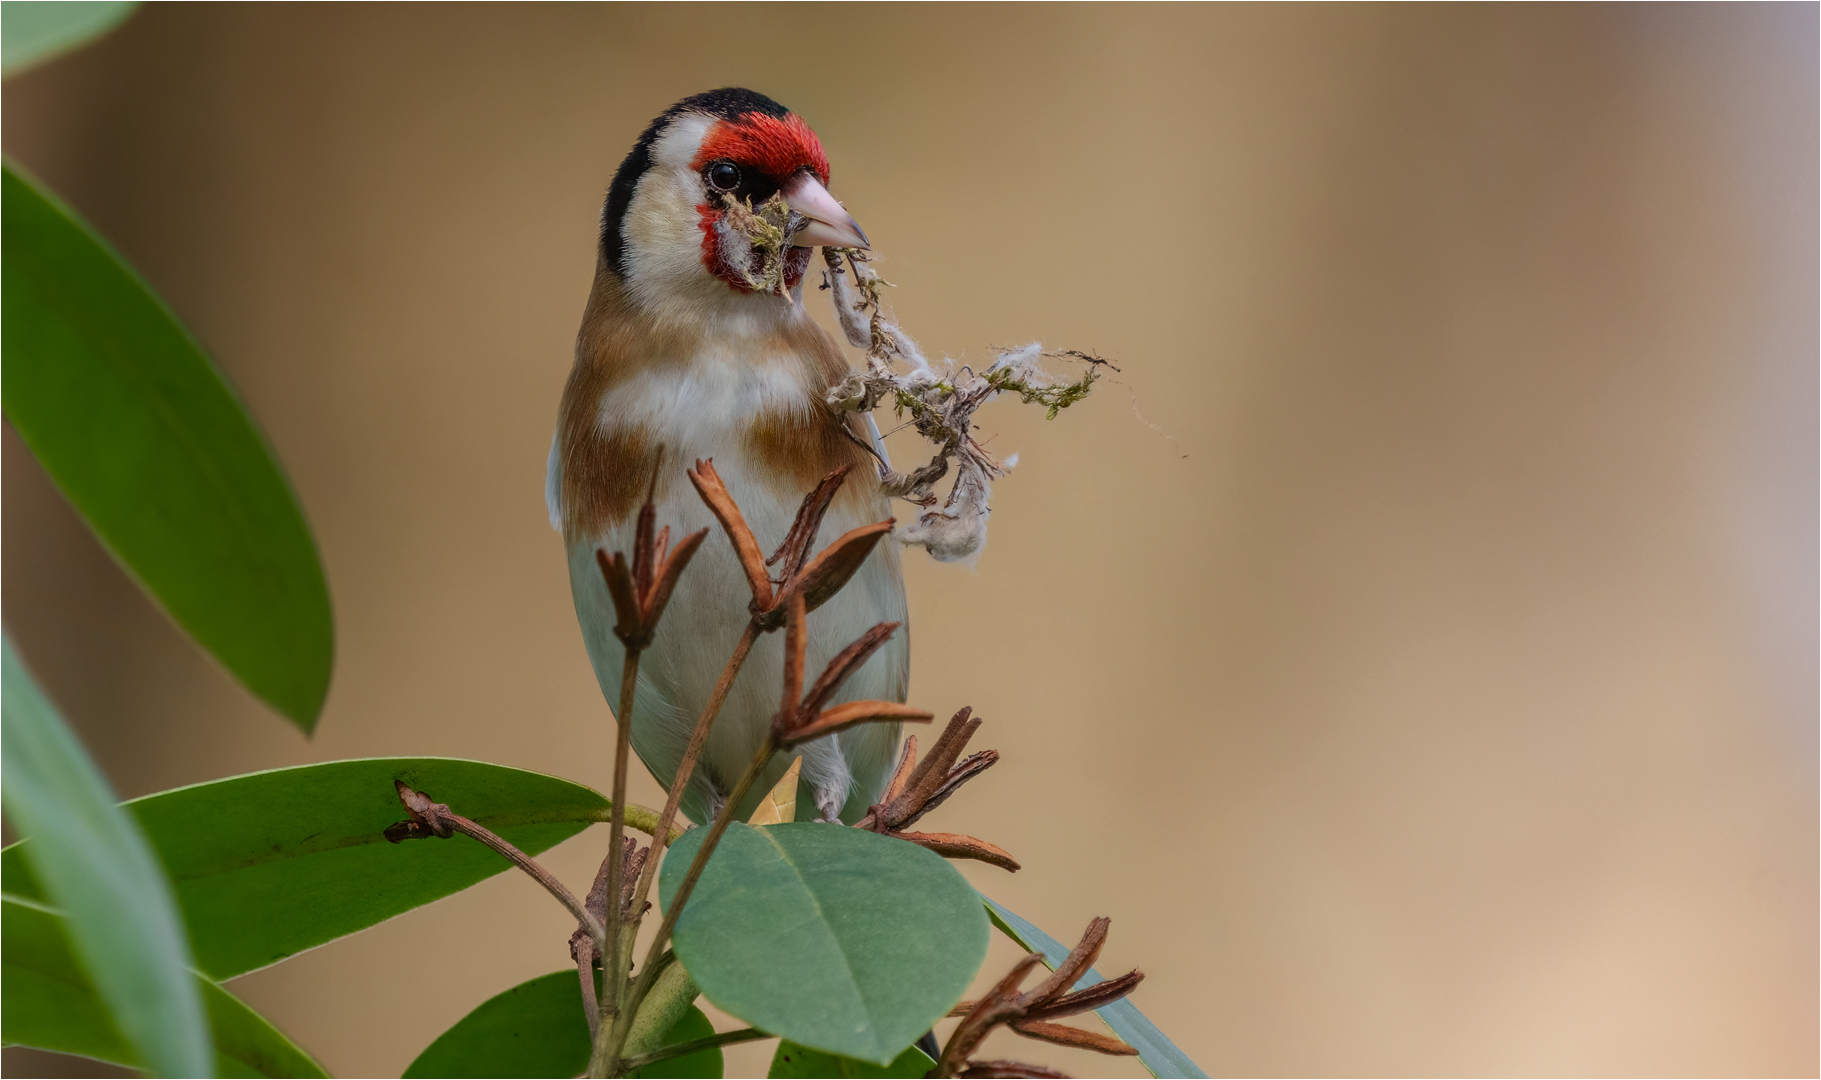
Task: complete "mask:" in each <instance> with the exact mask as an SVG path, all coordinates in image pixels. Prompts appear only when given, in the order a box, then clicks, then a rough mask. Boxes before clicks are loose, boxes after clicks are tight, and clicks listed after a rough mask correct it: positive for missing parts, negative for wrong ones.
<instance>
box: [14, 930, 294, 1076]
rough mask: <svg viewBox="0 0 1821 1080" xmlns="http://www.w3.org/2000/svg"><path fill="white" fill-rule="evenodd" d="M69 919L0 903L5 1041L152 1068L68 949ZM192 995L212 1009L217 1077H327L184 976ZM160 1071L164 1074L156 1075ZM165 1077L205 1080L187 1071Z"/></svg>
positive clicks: (246, 1012)
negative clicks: (104, 1003)
mask: <svg viewBox="0 0 1821 1080" xmlns="http://www.w3.org/2000/svg"><path fill="white" fill-rule="evenodd" d="M67 930H68V920H66V919H64V918H63V917H62V916H60V915H57V914H55V913H53V912H50V911H47V910H45V909H42V908H35V907H31V906H29V905H27V904H22V903H19V902H17V901H13V900H6V901H0V940H4V942H5V944H4V949H3V952H0V972H3V974H0V1039H4V1040H5V1041H6V1042H7V1043H9V1044H16V1045H19V1046H35V1047H37V1048H39V1049H41V1050H54V1051H56V1052H57V1053H60V1054H77V1055H79V1056H81V1057H88V1058H95V1059H97V1060H99V1061H111V1062H113V1063H115V1064H116V1065H125V1066H127V1067H129V1068H147V1067H148V1066H147V1065H146V1064H145V1062H146V1060H147V1059H146V1058H145V1057H144V1056H142V1055H141V1054H140V1053H138V1052H137V1051H136V1050H134V1048H133V1047H132V1046H131V1045H130V1044H129V1043H128V1042H127V1040H126V1039H124V1038H123V1037H121V1034H120V1031H119V1028H117V1027H116V1026H115V1024H114V1022H113V1020H112V1019H111V1018H110V1016H109V1011H108V1009H107V1008H106V1006H104V1005H103V1004H102V1002H101V996H100V994H98V993H97V992H96V990H95V986H94V984H93V983H92V982H91V981H90V980H89V978H88V976H87V975H86V974H84V973H83V969H82V966H81V965H80V964H78V963H77V962H76V955H75V953H74V952H73V951H72V950H71V948H70V942H69V937H68V935H67V933H66V931H67ZM185 976H186V981H187V982H188V984H189V985H188V987H187V992H188V993H189V994H191V995H192V996H200V998H201V1000H202V1002H203V1005H204V1006H205V1007H206V1008H207V1010H208V1018H209V1027H210V1028H211V1029H212V1030H213V1034H214V1040H213V1041H214V1046H213V1049H212V1051H211V1049H210V1046H209V1043H208V1041H206V1040H205V1042H204V1044H203V1054H204V1058H203V1060H204V1062H205V1063H206V1062H208V1061H209V1059H210V1058H213V1064H214V1075H216V1076H327V1075H328V1074H327V1073H325V1072H323V1070H322V1067H321V1066H319V1065H317V1064H316V1062H314V1061H312V1060H310V1056H309V1055H308V1054H306V1053H304V1052H303V1051H302V1050H299V1049H298V1048H297V1047H296V1045H295V1044H293V1043H292V1042H291V1040H289V1039H287V1038H285V1037H284V1035H282V1034H281V1033H280V1032H279V1031H278V1029H277V1028H275V1027H273V1026H272V1025H271V1024H270V1023H268V1022H267V1021H266V1019H265V1018H264V1017H262V1016H260V1015H259V1014H258V1013H256V1012H254V1011H253V1010H252V1009H249V1008H247V1007H246V1005H245V1004H243V1003H242V1002H241V1001H240V999H239V998H237V997H235V996H234V995H233V994H230V993H228V992H227V991H226V990H223V989H222V988H221V987H220V986H218V985H216V984H215V983H214V982H212V981H211V980H209V979H205V978H203V977H202V976H200V975H195V974H193V973H188V972H186V973H185ZM154 1071H160V1070H154ZM161 1075H166V1076H203V1075H208V1074H207V1073H206V1072H202V1071H198V1070H195V1069H188V1070H186V1071H183V1072H162V1071H161Z"/></svg>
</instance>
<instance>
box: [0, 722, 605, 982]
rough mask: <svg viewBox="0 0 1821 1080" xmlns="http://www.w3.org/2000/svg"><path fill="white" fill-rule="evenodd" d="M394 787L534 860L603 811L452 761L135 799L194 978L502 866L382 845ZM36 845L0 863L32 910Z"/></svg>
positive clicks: (597, 804) (556, 785)
mask: <svg viewBox="0 0 1821 1080" xmlns="http://www.w3.org/2000/svg"><path fill="white" fill-rule="evenodd" d="M7 753H8V754H9V755H10V754H11V753H12V747H11V746H10V745H9V746H8V747H7ZM395 779H401V780H404V781H405V782H406V783H408V784H410V785H411V786H412V787H414V788H416V789H417V790H419V791H422V792H424V793H425V794H427V795H429V796H430V797H431V798H433V799H436V800H437V801H438V802H445V803H448V804H450V805H451V806H452V807H453V808H454V809H455V811H456V812H457V813H459V814H462V815H464V816H467V817H470V818H473V819H475V820H476V821H479V822H480V823H481V824H483V825H486V826H487V827H488V828H490V829H492V830H494V831H495V832H497V833H499V834H500V835H502V836H504V837H505V838H506V839H508V840H510V841H512V842H513V843H514V844H517V845H518V846H519V847H520V848H522V849H523V850H525V851H527V852H529V853H531V854H534V855H535V854H537V853H538V852H540V851H543V850H544V849H546V848H549V847H551V846H552V845H554V844H557V843H559V842H560V841H562V840H565V839H567V838H569V837H571V836H573V835H575V834H576V833H578V832H580V831H581V830H582V829H584V828H586V827H587V826H588V824H589V823H590V822H596V821H605V820H606V819H607V811H608V803H607V800H606V799H604V798H602V797H601V796H600V795H599V794H597V793H596V792H594V791H593V790H591V789H589V788H585V787H583V786H581V785H580V784H572V783H570V782H569V781H567V780H561V779H558V778H557V777H554V776H545V775H544V774H542V773H534V772H526V771H524V770H521V769H509V768H506V767H505V766H503V765H489V764H486V763H485V762H479V761H462V760H460V759H457V758H365V759H361V760H356V761H331V762H327V763H324V764H321V765H304V766H300V767H298V768H293V769H275V770H273V771H271V772H262V773H252V774H250V775H247V776H236V777H233V778H230V779H227V780H215V781H212V782H210V783H206V784H197V785H195V786H193V787H185V788H177V789H176V790H174V791H165V792H160V793H158V794H156V795H148V796H146V797H145V798H142V799H135V800H133V801H132V802H130V803H127V804H126V807H127V809H129V810H131V811H132V812H133V815H134V817H136V818H137V819H138V821H139V824H140V826H141V827H142V828H143V829H144V830H145V835H146V837H147V838H148V839H149V840H150V841H151V844H152V847H153V849H154V850H156V851H157V852H158V855H159V857H160V858H161V859H162V860H163V861H164V865H165V868H166V870H167V871H168V872H169V873H170V876H171V882H172V884H173V885H175V886H176V890H177V902H178V904H179V906H180V907H181V908H182V910H183V916H184V920H185V921H186V922H187V923H188V924H189V928H190V941H191V943H192V945H193V947H194V948H195V950H196V962H197V966H198V967H199V968H200V969H201V970H202V971H203V972H204V973H205V974H207V975H209V976H210V977H212V978H215V979H231V978H233V977H234V976H236V975H242V974H245V973H246V972H248V971H252V970H254V969H256V968H262V967H265V966H267V965H268V964H273V963H276V962H278V961H280V960H283V959H284V958H285V957H287V956H291V955H293V954H295V953H298V952H302V951H303V950H305V949H310V948H314V947H316V946H318V945H321V944H322V943H324V942H326V941H331V940H333V939H335V938H338V937H341V936H343V935H344V934H351V933H354V932H355V931H356V930H363V929H365V928H367V927H369V926H372V925H374V924H375V923H378V922H383V921H384V920H386V919H390V918H392V917H393V916H394V915H398V914H400V913H402V912H406V911H409V910H411V909H412V908H414V907H419V906H421V905H423V904H428V903H430V902H431V901H432V900H437V899H440V898H441V897H444V896H448V895H449V894H451V893H456V892H460V891H461V890H463V889H466V888H467V887H469V886H470V885H473V884H474V883H476V882H478V881H481V880H482V879H484V878H487V877H491V876H492V875H494V874H497V873H499V872H500V871H502V870H506V869H508V868H510V867H511V865H512V864H511V863H508V862H507V861H506V860H505V859H503V858H501V857H500V856H498V855H496V854H494V853H493V852H492V851H490V850H489V849H487V848H486V847H484V846H482V845H481V844H479V843H477V842H475V841H473V840H470V839H468V838H467V837H465V836H455V837H451V838H450V839H448V840H435V839H428V840H410V841H406V842H405V843H402V844H396V845H395V844H390V843H387V842H386V840H385V837H384V836H382V835H381V833H382V832H383V831H384V829H385V828H386V826H387V825H390V824H392V823H393V822H395V821H400V820H403V819H404V818H405V817H406V814H405V810H404V808H403V807H402V806H400V805H399V803H398V796H397V793H396V791H395V790H394V788H393V786H392V782H393V780H395ZM35 843H36V841H29V840H28V841H24V842H21V843H19V844H14V845H12V846H11V847H8V848H7V849H6V850H5V851H4V852H0V889H3V890H4V891H5V892H7V893H8V894H11V895H14V896H18V897H22V898H25V899H28V900H41V899H43V897H44V893H43V890H42V889H41V887H40V886H39V883H38V881H37V880H35V879H34V875H33V874H32V872H31V868H30V867H29V866H27V864H26V861H25V859H24V858H22V857H21V856H22V854H24V853H25V852H30V851H31V849H32V847H33V845H34V844H35ZM22 849H23V851H22ZM526 887H527V888H535V887H536V886H533V885H530V884H529V883H527V885H526Z"/></svg>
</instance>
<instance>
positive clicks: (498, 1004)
mask: <svg viewBox="0 0 1821 1080" xmlns="http://www.w3.org/2000/svg"><path fill="white" fill-rule="evenodd" d="M713 1034H714V1025H713V1024H711V1023H709V1022H708V1017H707V1016H704V1015H703V1014H702V1010H700V1009H698V1008H695V1007H693V1006H692V1007H690V1009H689V1011H688V1012H687V1013H685V1014H684V1016H683V1018H682V1019H681V1020H679V1021H677V1022H676V1024H674V1025H673V1026H672V1027H671V1029H670V1030H669V1031H668V1032H667V1033H666V1034H665V1036H664V1042H663V1044H664V1045H670V1044H673V1043H680V1042H688V1041H690V1040H692V1039H702V1038H707V1037H708V1036H710V1035H713ZM588 1051H589V1042H588V1020H587V1018H586V1017H585V1016H584V1015H583V1014H582V994H581V987H580V986H579V985H578V983H577V981H576V974H575V971H574V969H570V970H568V971H556V972H552V973H550V974H549V975H540V976H539V977H537V978H535V979H531V980H529V981H528V982H522V983H519V984H518V985H517V986H515V987H513V988H512V989H510V990H507V991H505V992H504V993H501V994H496V995H494V996H493V997H490V998H488V999H487V1000H486V1001H484V1002H482V1003H481V1004H480V1005H478V1006H477V1007H476V1008H475V1009H474V1011H473V1012H471V1013H469V1014H468V1015H467V1016H464V1017H462V1018H461V1020H459V1021H457V1022H456V1025H455V1026H454V1027H452V1028H450V1029H449V1030H448V1031H445V1032H443V1033H442V1034H441V1035H439V1036H438V1037H437V1039H436V1041H435V1042H433V1043H431V1044H430V1045H429V1046H427V1047H425V1048H424V1052H423V1053H421V1054H419V1055H417V1060H416V1061H413V1062H412V1063H411V1067H410V1068H408V1069H406V1070H405V1076H406V1077H407V1078H410V1077H419V1076H424V1077H430V1076H528V1077H536V1076H576V1075H578V1074H580V1073H581V1071H582V1070H583V1069H586V1068H587V1067H588ZM631 1075H633V1076H639V1077H661V1076H695V1077H715V1076H720V1075H721V1050H720V1048H719V1047H715V1048H714V1049H711V1050H703V1051H700V1052H698V1053H694V1054H688V1055H685V1056H683V1057H676V1058H671V1059H669V1060H668V1061H660V1062H658V1063H657V1064H655V1065H651V1066H648V1067H646V1068H644V1069H641V1070H639V1071H637V1072H634V1073H632V1074H631Z"/></svg>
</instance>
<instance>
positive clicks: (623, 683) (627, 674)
mask: <svg viewBox="0 0 1821 1080" xmlns="http://www.w3.org/2000/svg"><path fill="white" fill-rule="evenodd" d="M638 685H639V650H638V649H633V648H628V649H627V650H626V662H625V665H624V666H623V668H622V669H621V674H620V708H619V715H618V716H616V717H615V718H614V719H616V720H618V721H619V724H618V725H617V727H618V729H619V731H618V739H617V741H616V742H615V743H614V747H613V805H615V806H624V805H625V804H626V769H627V765H628V759H629V758H631V757H632V704H633V696H634V694H635V693H636V691H637V690H638ZM609 830H610V831H609V833H608V837H607V863H608V869H607V898H608V902H607V920H606V921H607V925H606V933H607V945H606V947H605V948H603V949H602V950H601V960H602V970H603V971H605V972H606V973H607V987H606V990H607V993H606V1000H605V1001H603V1002H601V1018H602V1022H603V1023H604V1024H605V1023H611V1022H612V1021H613V1019H614V1018H615V1017H616V1016H618V1014H619V1011H620V998H621V994H622V993H623V991H624V990H625V988H626V971H625V965H624V964H623V963H621V961H620V937H621V935H620V924H621V922H622V921H623V919H624V916H625V912H624V910H623V909H622V908H621V906H620V887H621V882H620V878H621V876H622V875H623V874H624V873H625V863H624V861H623V859H624V855H623V853H622V851H621V848H622V846H623V842H624V840H625V838H626V815H624V814H615V815H613V821H612V824H611V825H610V826H609ZM658 831H659V832H662V831H663V830H662V829H659V830H658ZM653 842H654V843H655V842H656V840H655V838H654V840H653Z"/></svg>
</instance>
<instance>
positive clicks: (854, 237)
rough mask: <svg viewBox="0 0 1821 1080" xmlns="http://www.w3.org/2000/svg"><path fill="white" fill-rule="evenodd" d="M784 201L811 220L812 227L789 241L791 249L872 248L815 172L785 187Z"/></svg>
mask: <svg viewBox="0 0 1821 1080" xmlns="http://www.w3.org/2000/svg"><path fill="white" fill-rule="evenodd" d="M784 201H785V202H787V203H789V204H790V208H791V209H792V210H795V211H796V212H797V213H799V214H802V215H803V216H804V217H806V218H808V219H809V224H808V225H805V226H804V227H803V228H801V229H799V230H797V234H796V235H795V236H793V237H791V238H790V243H791V246H792V247H846V248H870V247H872V245H871V244H869V243H867V242H866V234H865V233H863V232H861V231H860V223H859V222H857V221H855V220H854V219H853V215H851V214H849V213H848V212H847V211H846V210H843V209H842V208H841V204H840V203H838V202H836V201H835V197H834V196H833V195H830V194H829V193H828V189H827V188H825V187H823V186H822V182H821V181H820V180H817V179H816V178H815V175H814V174H813V173H810V172H807V171H805V172H800V173H798V174H797V175H796V176H793V177H791V179H790V182H789V183H787V184H785V185H784Z"/></svg>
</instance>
